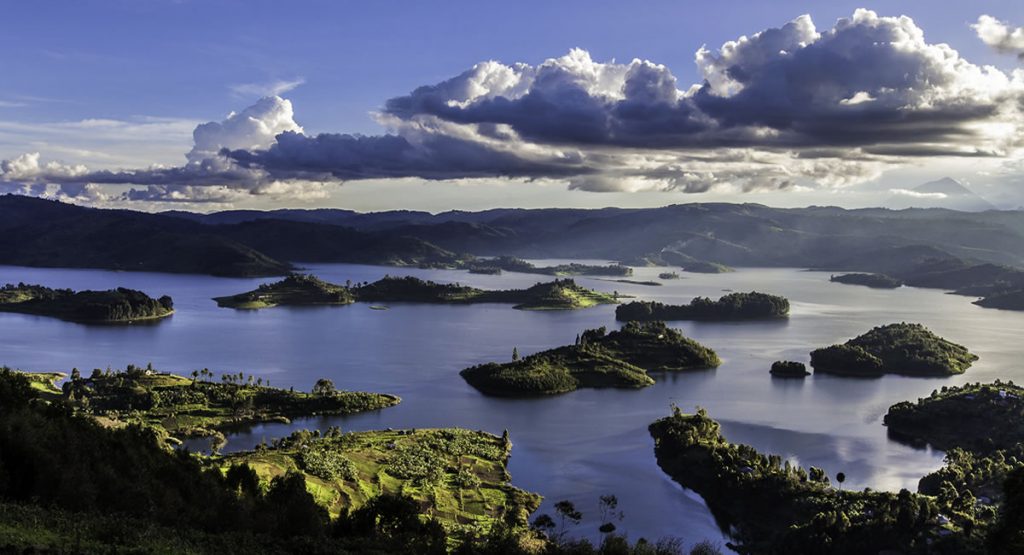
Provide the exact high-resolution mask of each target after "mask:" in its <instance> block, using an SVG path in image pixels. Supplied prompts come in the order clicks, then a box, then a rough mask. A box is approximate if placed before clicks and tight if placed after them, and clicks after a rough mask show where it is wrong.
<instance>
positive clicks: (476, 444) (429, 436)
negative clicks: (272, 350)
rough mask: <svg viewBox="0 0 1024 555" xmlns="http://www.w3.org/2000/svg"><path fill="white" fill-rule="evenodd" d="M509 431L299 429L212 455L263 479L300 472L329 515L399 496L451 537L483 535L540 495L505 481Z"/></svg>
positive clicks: (514, 520) (520, 522) (513, 521)
mask: <svg viewBox="0 0 1024 555" xmlns="http://www.w3.org/2000/svg"><path fill="white" fill-rule="evenodd" d="M511 450H512V443H511V442H510V441H509V440H508V437H507V436H505V437H498V436H494V435H491V434H488V433H486V432H481V431H476V432H474V431H470V430H462V429H417V430H387V431H370V432H348V433H343V432H342V431H341V430H340V429H338V428H330V429H328V430H327V431H326V433H324V434H321V433H320V432H319V431H313V432H310V431H307V430H302V431H297V432H293V433H292V434H291V435H290V436H288V437H285V438H281V439H278V440H276V441H274V443H273V445H272V446H270V447H269V448H268V447H261V448H259V449H257V450H256V451H253V452H247V453H239V454H233V455H230V456H227V457H224V458H222V459H219V460H218V461H217V463H216V464H217V465H218V466H220V467H221V469H222V470H223V471H225V472H229V471H230V469H231V468H233V467H236V466H237V465H247V466H248V467H249V468H252V469H253V470H254V471H255V474H256V477H257V479H258V480H259V482H261V483H262V484H264V485H269V484H270V483H271V482H272V481H273V479H274V478H275V477H276V476H283V475H288V474H298V475H301V476H302V477H303V478H304V479H305V481H306V484H307V489H309V490H310V491H312V492H315V493H314V498H315V499H316V500H317V502H318V504H319V505H321V506H323V507H324V508H326V509H327V512H328V513H329V514H330V516H331V517H333V518H337V517H339V516H341V515H344V514H347V513H350V512H354V511H358V510H360V509H362V508H363V507H366V506H367V504H370V503H373V502H374V500H375V499H377V498H378V497H379V496H382V495H383V496H399V495H405V496H408V497H409V498H410V499H412V500H413V501H414V502H415V503H416V505H418V506H419V509H418V511H419V512H420V513H422V514H425V515H428V516H430V517H432V518H434V519H436V520H437V521H438V522H440V524H441V525H442V526H443V527H444V529H445V532H446V533H447V535H448V536H449V538H455V539H466V538H467V537H469V536H471V535H473V534H480V533H484V534H486V533H487V532H489V531H490V530H491V528H492V527H493V526H495V525H496V524H499V523H502V522H505V523H508V524H510V525H513V526H517V527H525V526H526V525H527V524H528V522H527V519H528V518H529V515H530V513H532V512H533V511H535V510H536V509H537V507H538V506H539V505H540V501H541V497H540V496H539V495H537V494H534V493H530V492H527V491H524V490H521V489H518V488H515V487H513V486H511V485H509V483H508V482H509V480H510V476H509V474H508V471H507V470H506V465H507V463H508V459H509V455H510V454H511Z"/></svg>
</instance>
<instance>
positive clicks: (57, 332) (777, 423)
mask: <svg viewBox="0 0 1024 555" xmlns="http://www.w3.org/2000/svg"><path fill="white" fill-rule="evenodd" d="M309 269H310V271H312V272H314V273H316V274H317V275H319V276H320V277H322V278H324V279H327V280H329V281H334V282H338V283H344V282H345V281H346V280H352V281H373V280H376V279H379V278H380V277H382V276H383V275H385V274H391V275H416V276H420V277H424V278H428V279H434V280H438V281H450V282H461V283H465V284H470V285H474V286H479V287H483V288H509V287H525V286H528V285H531V284H533V283H536V282H537V281H540V280H543V279H544V277H543V276H535V275H524V274H514V273H505V274H503V275H501V276H486V275H472V274H468V273H466V272H460V271H446V270H419V269H396V268H384V267H377V266H359V265H344V264H332V265H315V266H311V267H310V268H309ZM661 271H664V269H661V268H638V269H636V275H635V276H634V277H633V278H632V279H639V280H645V279H652V280H657V274H658V273H660V272H661ZM683 276H684V278H683V279H680V280H674V281H666V282H665V285H664V286H662V287H649V286H640V285H630V284H623V283H614V282H609V281H602V280H599V279H593V278H578V279H577V281H578V282H580V283H582V284H584V285H586V286H588V287H593V288H596V289H600V290H604V291H613V290H618V291H619V292H621V293H627V294H632V295H636V296H638V297H640V298H644V299H653V300H659V301H663V302H688V301H689V300H690V299H691V298H692V297H693V296H695V295H703V296H710V297H718V296H720V295H722V294H724V290H736V291H749V290H752V289H756V290H759V291H765V292H770V293H776V294H781V295H785V296H787V297H788V298H789V299H790V300H791V303H792V315H791V317H790V318H789V319H788V320H787V321H777V322H763V323H689V322H677V323H676V325H677V327H679V328H680V329H682V330H683V332H684V333H685V334H687V335H689V336H691V337H693V338H695V339H697V340H698V341H700V342H702V343H704V344H706V345H708V346H710V347H712V348H714V349H715V350H716V351H717V352H718V353H719V355H720V356H721V358H722V360H723V364H722V366H721V367H719V368H718V369H717V370H710V371H698V372H692V373H682V374H673V375H667V376H658V377H657V384H656V385H654V386H652V387H649V388H646V389H644V390H640V391H632V390H630V391H622V390H580V391H577V392H573V393H570V394H566V395H561V396H557V397H550V398H543V399H527V400H510V399H495V398H490V397H485V396H483V395H481V394H479V393H478V392H477V391H476V390H474V389H473V388H471V387H469V386H468V385H466V384H465V383H464V382H463V380H462V379H461V378H460V377H459V375H458V372H459V370H461V369H463V368H465V367H467V366H471V365H473V364H478V363H481V362H486V361H504V360H509V359H510V358H511V354H512V348H513V347H517V348H518V349H519V352H520V353H521V354H523V355H526V354H529V353H532V352H535V351H539V350H543V349H547V348H550V347H554V346H558V345H563V344H566V343H568V342H571V341H573V340H574V338H575V336H576V334H577V333H578V332H580V331H582V330H583V329H585V328H590V327H597V326H609V327H613V326H616V325H617V324H616V323H615V320H614V307H612V306H599V307H595V308H590V309H585V310H578V311H568V312H528V311H518V310H514V309H512V308H511V307H510V306H507V305H471V306H434V305H413V304H405V305H403V304H393V305H391V306H390V310H386V311H379V310H371V309H369V307H368V306H367V305H364V304H356V305H352V306H343V307H313V308H283V307H279V308H272V309H266V310H262V311H255V312H248V311H235V310H231V309H223V308H218V307H217V306H216V304H215V303H214V302H213V301H212V300H210V298H211V297H214V296H218V295H228V294H233V293H238V292H241V291H247V290H249V289H252V288H254V287H255V286H256V285H258V284H259V283H263V282H267V281H272V280H269V279H226V278H213V277H206V276H192V275H169V274H146V273H123V272H107V271H97V270H66V269H38V268H19V267H0V283H2V282H18V281H24V282H27V283H41V284H43V285H48V286H53V287H71V288H75V289H106V288H111V287H115V286H124V287H131V288H136V289H141V290H143V291H146V292H147V293H149V294H150V295H153V296H158V295H164V294H169V295H171V296H172V297H173V298H174V301H175V307H176V310H177V312H176V313H175V314H174V315H173V316H172V317H170V318H168V319H166V320H164V321H161V322H158V323H155V324H151V325H139V326H122V327H112V326H86V325H81V324H74V323H67V322H62V321H59V320H54V319H50V318H42V317H35V316H28V315H20V314H2V313H0V337H2V338H3V339H2V340H0V364H7V365H9V366H13V367H17V368H22V369H25V370H33V371H48V370H57V371H65V372H66V371H69V370H70V369H71V368H72V367H78V368H79V369H81V370H83V371H87V370H89V369H92V368H106V367H108V366H110V367H114V368H123V367H124V366H125V365H126V364H128V363H135V364H145V363H148V362H152V363H153V364H154V366H155V367H157V368H158V369H161V370H167V371H171V372H176V373H182V374H187V373H190V372H191V371H192V370H194V369H200V368H209V369H210V370H212V371H214V372H216V373H218V374H219V373H222V372H223V373H228V372H235V373H237V372H239V371H244V372H245V373H246V374H250V373H251V374H254V375H257V376H262V377H263V378H264V379H265V380H270V382H271V384H272V385H275V386H284V387H287V386H293V387H295V388H297V389H306V390H308V389H309V388H310V387H311V386H312V384H313V383H314V382H315V381H316V380H317V379H318V378H321V377H327V378H330V379H332V380H333V381H334V383H335V384H336V385H337V386H338V387H341V388H346V389H356V390H367V391H380V392H388V393H394V394H397V395H400V396H401V397H402V403H401V404H400V405H399V406H397V407H394V408H390V409H387V410H383V411H379V412H375V413H371V414H364V415H357V416H354V417H332V418H317V419H308V420H303V421H296V422H294V423H293V424H292V425H290V426H286V425H281V424H272V425H263V426H257V427H255V428H253V429H252V430H250V431H248V432H245V433H240V434H236V435H234V436H231V437H230V441H229V444H228V450H229V451H230V450H238V449H246V448H249V447H251V446H252V445H254V444H255V443H258V442H259V441H261V440H262V439H267V440H269V439H272V438H274V437H277V436H279V435H283V434H287V433H288V432H289V431H290V430H291V429H293V428H296V427H326V426H329V425H340V426H342V428H343V429H346V430H366V429H375V428H386V427H392V428H406V427H420V428H422V427H441V426H462V427H466V428H471V429H483V430H487V431H490V432H493V433H499V434H500V433H501V432H502V430H504V429H508V430H509V433H510V434H511V438H512V441H513V444H514V448H513V452H512V460H511V463H510V472H511V474H512V477H513V483H514V484H515V485H517V486H519V487H522V488H524V489H527V490H531V491H536V492H538V493H541V494H542V495H544V496H545V498H546V500H545V504H544V506H543V507H542V508H541V511H550V508H551V505H552V504H553V503H554V502H555V501H559V500H562V499H570V500H572V501H573V502H575V503H576V504H577V506H578V507H579V508H580V509H581V510H582V511H583V512H584V514H585V517H592V518H587V519H585V521H584V523H583V524H582V525H581V526H580V528H579V530H578V533H580V534H588V535H596V532H595V528H596V525H597V523H596V517H597V501H598V497H599V496H600V495H604V494H608V493H613V494H615V495H617V496H618V498H619V506H620V508H621V509H622V510H623V511H624V512H625V515H626V516H625V520H624V521H623V523H622V525H621V526H620V527H619V529H620V530H622V531H625V532H627V533H628V534H629V536H630V537H631V538H634V539H635V538H639V537H646V538H651V539H653V538H658V537H661V536H666V535H672V536H681V537H683V538H684V539H686V540H687V541H698V540H701V539H704V538H710V539H712V540H713V541H718V542H723V541H724V540H723V538H722V536H721V533H720V532H719V531H718V530H717V527H716V526H715V524H714V521H713V519H712V518H711V516H710V514H709V513H708V511H707V509H706V507H705V506H704V504H703V502H702V501H701V500H700V498H699V497H698V496H695V495H694V494H693V493H692V492H687V491H684V490H683V489H682V488H680V487H679V486H678V485H676V484H675V483H673V482H672V481H671V480H670V479H668V478H667V477H666V476H665V475H664V474H663V473H662V472H661V471H660V469H659V468H658V466H657V464H656V462H655V460H654V455H653V442H652V441H651V439H650V437H649V435H648V434H647V431H646V428H647V425H648V424H649V423H650V422H652V421H653V420H655V419H656V418H659V417H662V416H665V415H667V414H668V413H669V410H670V406H671V404H673V403H675V404H678V405H679V406H680V407H682V408H683V409H684V410H692V409H693V408H694V407H695V406H698V405H699V406H703V407H705V408H707V409H708V411H709V412H710V414H711V415H712V416H713V417H714V418H716V419H718V420H720V421H721V422H722V423H723V431H724V433H725V435H726V437H727V438H728V439H730V440H732V441H736V442H743V443H749V444H751V445H753V446H755V447H756V448H758V449H761V450H763V451H766V452H773V453H778V454H780V455H783V456H784V457H787V458H789V459H790V460H792V461H796V462H799V463H800V464H803V465H807V466H809V465H814V466H818V467H822V468H824V469H825V470H826V471H828V473H829V474H831V475H834V474H835V473H837V472H840V471H841V472H845V473H846V475H847V487H853V488H863V487H871V488H875V489H887V490H898V489H899V488H902V487H906V488H909V489H911V490H913V489H915V488H916V485H917V480H918V478H919V477H920V476H921V475H923V474H924V473H927V472H929V471H931V470H934V469H936V468H938V467H939V466H941V463H942V453H941V452H938V451H932V450H930V449H915V448H912V447H908V446H905V445H902V444H899V443H896V442H894V441H891V440H889V439H888V438H887V436H886V429H885V427H884V426H882V423H881V418H882V415H883V414H884V413H885V410H886V409H887V408H888V406H889V405H891V404H893V403H896V402H898V401H901V400H905V399H916V398H918V397H922V396H927V395H928V394H929V393H930V392H931V391H932V390H933V389H936V388H939V387H941V386H943V385H953V384H960V383H963V382H966V381H971V382H974V381H989V380H993V379H996V378H1002V379H1014V380H1017V381H1024V379H1022V378H1024V370H1022V369H1021V367H1020V365H1019V364H1018V363H1019V360H1021V355H1022V352H1024V348H1022V347H1021V345H1020V341H1019V338H1020V337H1022V336H1024V313H1015V312H1003V311H996V310H990V309H982V308H979V307H976V306H974V305H972V304H971V303H970V300H971V299H969V298H966V297H959V296H954V295H948V294H944V293H943V292H941V291H936V290H926V289H914V288H901V289H898V290H873V289H868V288H864V287H856V286H849V285H840V284H833V283H830V282H829V281H828V275H827V274H823V273H819V272H804V271H799V270H793V269H741V270H740V271H738V272H736V273H731V274H718V275H701V274H683ZM898 321H911V322H920V323H923V324H925V325H927V326H929V327H930V328H931V329H932V330H933V331H935V332H936V333H938V334H940V335H942V336H944V337H946V338H948V339H950V340H953V341H956V342H958V343H962V344H964V345H967V346H968V347H969V348H970V349H971V350H972V351H973V352H975V353H977V354H978V355H980V356H981V359H980V360H979V361H978V362H977V363H976V364H975V366H974V367H972V368H971V369H970V370H969V371H968V372H967V373H966V374H965V375H963V376H959V377H955V378H948V379H924V378H904V377H895V376H887V377H884V378H881V379H876V380H858V379H850V378H837V377H828V376H812V377H809V378H807V379H806V380H781V379H773V378H771V377H770V376H769V375H768V367H769V365H770V364H771V362H772V361H774V360H777V359H792V360H800V361H804V362H807V360H808V352H809V351H810V350H811V349H813V348H816V347H819V346H824V345H829V344H832V343H835V342H841V341H845V340H846V339H848V338H850V337H853V336H855V335H858V334H860V333H863V332H864V331H866V330H867V329H869V328H871V327H872V326H876V325H880V324H886V323H891V322H898Z"/></svg>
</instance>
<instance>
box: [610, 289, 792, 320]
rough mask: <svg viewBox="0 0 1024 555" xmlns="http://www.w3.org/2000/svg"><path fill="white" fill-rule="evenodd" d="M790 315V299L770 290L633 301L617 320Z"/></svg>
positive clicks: (620, 309)
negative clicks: (674, 301) (675, 301)
mask: <svg viewBox="0 0 1024 555" xmlns="http://www.w3.org/2000/svg"><path fill="white" fill-rule="evenodd" d="M788 315H789V300H788V299H786V298H785V297H780V296H778V295H769V294H767V293H758V292H757V291H751V292H750V293H729V294H728V295H724V296H722V297H721V298H720V299H718V300H717V301H713V300H711V299H709V298H707V297H697V298H695V299H693V300H692V301H690V304H687V305H667V304H662V303H659V302H656V301H633V302H631V303H626V304H624V305H621V306H619V307H617V308H616V309H615V319H616V320H626V321H629V320H637V321H649V320H764V319H774V318H785V317H786V316H788Z"/></svg>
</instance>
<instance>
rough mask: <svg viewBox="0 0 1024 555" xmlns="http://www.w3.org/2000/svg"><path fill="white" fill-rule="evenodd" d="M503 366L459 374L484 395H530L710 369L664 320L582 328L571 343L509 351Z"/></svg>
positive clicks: (704, 355) (702, 351)
mask: <svg viewBox="0 0 1024 555" xmlns="http://www.w3.org/2000/svg"><path fill="white" fill-rule="evenodd" d="M512 358H513V360H512V361H510V362H507V363H504V364H498V363H494V362H491V363H487V364H481V365H478V366H473V367H471V368H467V369H465V370H463V371H462V373H461V375H462V377H463V378H464V379H465V380H466V382H468V383H469V384H470V385H472V386H473V387H475V388H477V389H478V390H480V391H481V392H483V393H485V394H487V395H495V396H509V397H521V396H535V395H553V394H558V393H567V392H569V391H573V390H575V389H578V388H581V387H619V388H641V387H646V386H648V385H652V384H653V383H654V380H653V379H652V378H651V377H650V376H649V375H648V373H650V372H675V371H683V370H695V369H706V368H715V367H717V366H718V365H719V364H720V363H721V361H720V360H719V359H718V355H716V354H715V352H714V351H712V350H711V349H709V348H707V347H705V346H703V345H701V344H700V343H697V342H696V341H694V340H692V339H689V338H687V337H684V336H683V335H682V334H681V333H679V332H678V331H677V330H674V329H672V328H669V327H667V326H666V325H665V323H664V322H647V323H643V324H641V323H638V322H629V323H627V324H626V325H625V326H623V328H622V329H621V330H616V331H612V332H607V331H606V330H605V328H603V327H601V328H598V329H592V330H587V331H584V332H583V333H582V334H580V335H579V337H578V339H577V341H576V343H575V344H574V345H567V346H564V347H557V348H555V349H550V350H547V351H542V352H540V353H536V354H533V355H530V356H527V357H525V358H519V357H518V353H514V354H513V357H512Z"/></svg>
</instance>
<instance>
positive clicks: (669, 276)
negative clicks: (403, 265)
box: [658, 272, 679, 279]
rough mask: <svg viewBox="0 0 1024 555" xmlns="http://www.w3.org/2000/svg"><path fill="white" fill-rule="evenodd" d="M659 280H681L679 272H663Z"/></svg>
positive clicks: (659, 275)
mask: <svg viewBox="0 0 1024 555" xmlns="http://www.w3.org/2000/svg"><path fill="white" fill-rule="evenodd" d="M658 279H679V274H678V273H677V272H662V273H660V274H658Z"/></svg>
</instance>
